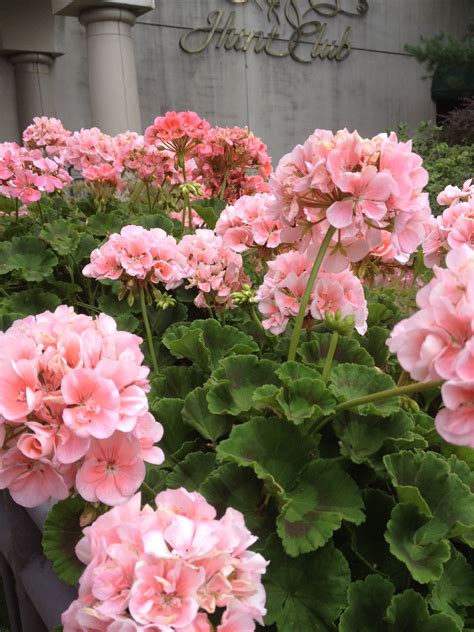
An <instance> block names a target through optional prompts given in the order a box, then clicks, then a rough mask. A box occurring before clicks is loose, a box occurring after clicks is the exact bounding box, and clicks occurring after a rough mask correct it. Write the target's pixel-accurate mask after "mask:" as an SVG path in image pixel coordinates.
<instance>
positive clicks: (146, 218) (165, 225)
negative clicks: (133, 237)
mask: <svg viewBox="0 0 474 632" xmlns="http://www.w3.org/2000/svg"><path fill="white" fill-rule="evenodd" d="M133 223H134V224H136V225H137V226H143V228H147V229H148V230H150V229H151V228H161V229H162V230H164V231H165V233H168V234H169V235H171V234H172V233H173V222H172V221H171V220H170V219H169V217H165V215H161V214H160V213H154V214H152V215H150V214H146V215H138V216H137V217H134V218H133Z"/></svg>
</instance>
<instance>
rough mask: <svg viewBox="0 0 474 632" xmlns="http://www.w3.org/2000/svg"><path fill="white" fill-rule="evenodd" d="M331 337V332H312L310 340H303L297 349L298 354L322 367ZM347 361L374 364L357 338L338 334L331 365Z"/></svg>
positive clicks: (309, 362)
mask: <svg viewBox="0 0 474 632" xmlns="http://www.w3.org/2000/svg"><path fill="white" fill-rule="evenodd" d="M331 338H332V334H318V333H312V334H311V340H310V341H309V342H304V343H303V344H302V345H301V346H300V348H299V349H298V354H299V355H300V356H301V358H302V359H303V362H306V363H307V364H314V365H316V366H318V367H321V368H322V367H324V363H325V361H326V357H327V355H328V351H329V345H330V343H331ZM348 362H351V363H354V364H363V365H365V366H373V365H374V361H373V359H372V358H371V356H370V355H369V353H367V351H366V350H365V349H363V348H362V347H361V346H360V344H359V343H358V342H357V340H354V338H349V337H347V336H340V337H339V339H338V342H337V347H336V352H335V354H334V359H333V365H336V364H341V363H348Z"/></svg>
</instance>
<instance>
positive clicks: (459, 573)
mask: <svg viewBox="0 0 474 632" xmlns="http://www.w3.org/2000/svg"><path fill="white" fill-rule="evenodd" d="M473 586H474V569H473V568H472V566H471V565H470V564H468V562H467V560H466V558H465V557H464V555H463V554H462V553H461V552H460V551H458V550H457V549H456V548H454V546H452V547H451V557H450V558H449V560H448V561H447V562H446V564H445V565H444V567H443V574H442V575H441V577H440V579H439V581H438V582H436V584H435V585H434V586H433V589H432V591H431V597H430V598H429V604H430V606H431V607H432V608H433V610H436V611H438V612H444V613H445V614H449V615H450V616H452V617H453V618H454V619H455V620H456V621H457V623H458V625H460V626H461V629H462V625H463V620H462V618H461V617H460V616H459V613H458V612H456V610H455V608H456V607H457V606H474V590H473Z"/></svg>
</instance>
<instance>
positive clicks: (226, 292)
mask: <svg viewBox="0 0 474 632" xmlns="http://www.w3.org/2000/svg"><path fill="white" fill-rule="evenodd" d="M178 248H179V251H180V253H181V254H182V255H184V256H185V257H186V263H187V266H186V280H187V285H186V287H187V288H193V287H195V288H196V289H198V290H199V292H198V295H197V297H196V298H195V299H194V303H195V304H196V305H197V307H202V308H204V307H217V308H220V309H221V308H224V307H225V308H227V309H232V308H233V307H234V302H233V300H232V294H233V293H234V292H238V291H239V290H241V289H242V286H243V285H244V284H245V283H249V279H248V277H247V276H246V274H245V272H244V269H243V261H242V256H241V255H240V254H238V253H236V252H234V251H233V250H231V249H230V248H226V247H225V246H224V244H223V240H222V237H220V236H219V235H216V234H215V233H214V231H212V230H207V229H199V230H197V231H196V232H195V234H193V235H185V236H184V237H183V238H182V239H181V241H180V242H179V244H178Z"/></svg>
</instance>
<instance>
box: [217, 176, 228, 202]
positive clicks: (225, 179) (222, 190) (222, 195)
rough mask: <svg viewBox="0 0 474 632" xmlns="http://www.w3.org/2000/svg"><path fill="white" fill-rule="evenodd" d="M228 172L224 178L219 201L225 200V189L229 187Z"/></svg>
mask: <svg viewBox="0 0 474 632" xmlns="http://www.w3.org/2000/svg"><path fill="white" fill-rule="evenodd" d="M227 173H228V172H227V170H226V171H225V172H224V177H223V178H222V186H221V190H220V193H219V199H220V200H223V199H224V193H225V188H226V186H227Z"/></svg>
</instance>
